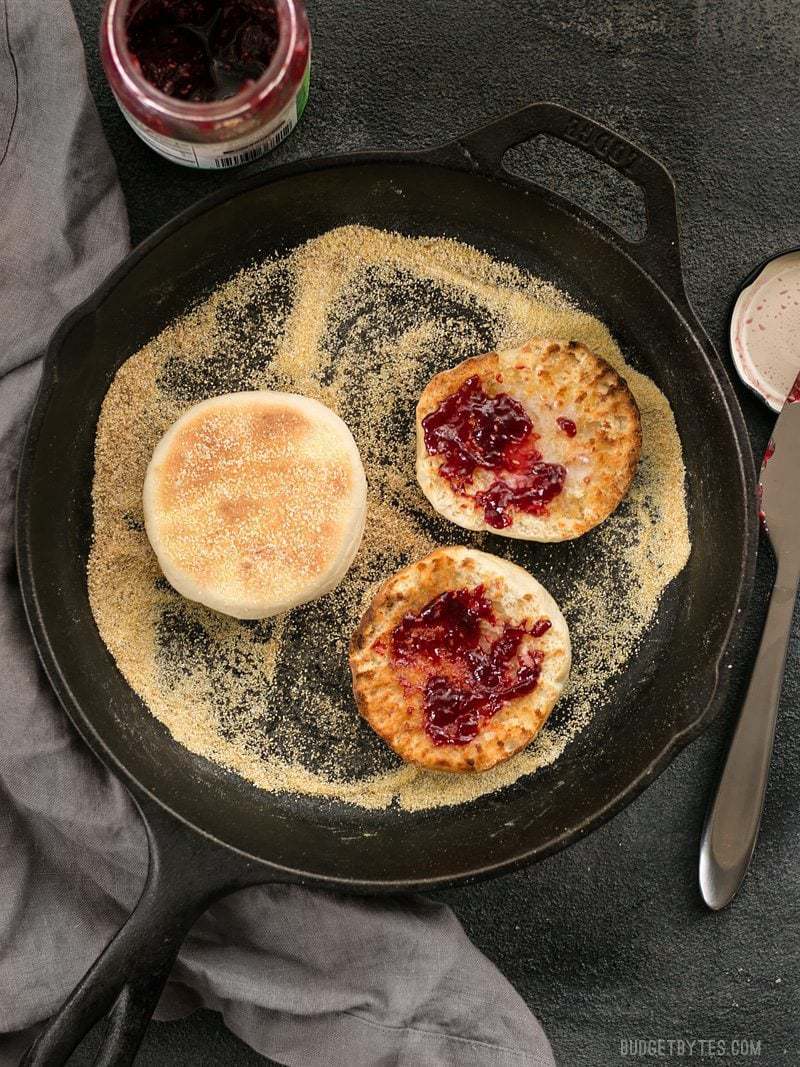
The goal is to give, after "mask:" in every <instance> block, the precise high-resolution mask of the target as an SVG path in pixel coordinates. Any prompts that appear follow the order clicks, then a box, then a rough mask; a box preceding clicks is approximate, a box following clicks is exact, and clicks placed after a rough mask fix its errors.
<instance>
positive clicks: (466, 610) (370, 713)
mask: <svg viewBox="0 0 800 1067" xmlns="http://www.w3.org/2000/svg"><path fill="white" fill-rule="evenodd" d="M570 661H571V648H570V639H569V631H568V629H567V624H566V622H565V620H564V617H563V615H562V614H561V612H560V611H559V609H558V605H557V604H556V602H555V601H554V600H553V598H552V597H551V596H550V594H549V593H548V592H547V591H546V590H545V589H544V588H543V587H542V586H541V585H540V584H539V582H537V581H536V579H535V578H533V577H532V576H531V575H530V574H528V572H527V571H525V570H523V569H522V567H518V566H516V564H514V563H509V562H508V561H506V560H504V559H500V558H499V557H497V556H492V555H489V553H487V552H478V551H476V550H475V549H470V548H462V547H459V546H456V547H451V548H439V549H437V550H436V551H435V552H431V554H430V555H428V556H426V557H425V558H424V559H421V560H419V561H418V562H416V563H412V564H411V566H409V567H406V568H405V569H404V570H401V571H398V573H397V574H395V575H394V576H393V577H391V578H389V580H388V581H386V582H384V584H383V585H382V586H381V587H380V589H379V590H378V592H377V593H376V595H375V597H374V599H373V600H372V603H371V604H370V605H369V607H368V608H367V611H366V613H365V614H364V617H363V618H362V620H361V623H360V625H359V626H358V629H357V630H356V632H355V633H354V634H353V638H352V641H351V644H350V670H351V672H352V676H353V692H354V693H355V698H356V702H357V704H358V709H359V711H360V712H361V714H362V715H363V717H364V718H365V719H366V720H367V722H368V723H369V724H370V726H371V727H372V729H373V730H375V732H376V733H377V734H379V735H380V736H381V737H382V738H383V739H384V741H386V743H387V744H388V745H390V746H391V748H393V749H394V751H395V752H396V753H397V754H398V755H399V756H401V757H402V759H404V760H406V761H407V762H409V763H416V764H419V765H420V766H423V767H428V768H431V769H433V770H439V771H485V770H488V769H489V768H490V767H493V766H494V765H495V764H497V763H500V762H501V761H502V760H506V759H508V758H509V757H510V756H513V755H514V753H515V752H518V751H519V750H520V749H521V748H524V747H525V745H527V744H528V742H529V741H530V740H531V739H532V738H533V737H535V735H536V733H537V732H538V731H539V729H540V728H541V726H542V724H543V723H544V722H545V720H546V719H547V716H548V715H549V714H550V712H551V711H552V709H553V706H554V705H555V703H556V701H557V700H558V698H559V697H560V696H561V694H562V692H563V691H564V687H565V686H566V684H567V678H568V676H569V668H570Z"/></svg>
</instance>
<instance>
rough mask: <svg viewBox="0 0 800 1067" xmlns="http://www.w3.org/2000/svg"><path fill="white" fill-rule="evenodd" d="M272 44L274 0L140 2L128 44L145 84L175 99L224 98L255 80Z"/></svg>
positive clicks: (131, 21)
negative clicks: (148, 83) (145, 81)
mask: <svg viewBox="0 0 800 1067" xmlns="http://www.w3.org/2000/svg"><path fill="white" fill-rule="evenodd" d="M277 47H278V15H277V12H276V10H275V3H274V0H142V3H141V4H140V5H139V7H137V8H136V10H135V11H132V12H131V14H130V16H129V18H128V48H129V49H130V51H131V53H132V55H133V56H134V58H135V60H136V61H137V62H138V64H139V68H140V70H141V72H142V74H143V75H144V77H145V78H146V79H147V81H149V82H150V84H151V85H154V86H155V88H156V89H159V90H160V91H161V92H162V93H165V94H166V95H167V96H173V97H176V98H177V99H179V100H195V101H205V102H208V101H210V100H226V99H227V98H228V97H230V96H235V95H236V93H238V92H240V91H241V90H242V89H243V88H245V87H246V85H247V83H248V81H255V80H256V79H258V78H260V77H261V75H262V74H263V73H264V71H265V70H266V69H267V67H268V66H269V64H270V61H271V60H272V57H273V56H274V55H275V51H276V49H277Z"/></svg>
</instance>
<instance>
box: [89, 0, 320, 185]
mask: <svg viewBox="0 0 800 1067" xmlns="http://www.w3.org/2000/svg"><path fill="white" fill-rule="evenodd" d="M237 20H238V21H237ZM100 54H101V57H102V61H103V67H104V68H105V72H106V77H107V78H108V81H109V84H110V85H111V89H112V91H113V93H114V96H115V97H116V100H117V103H118V104H119V106H120V109H121V110H122V113H123V115H124V116H125V118H126V119H127V120H128V122H129V123H130V124H131V126H132V127H133V129H134V130H135V131H136V133H138V135H139V136H140V137H141V138H142V140H143V141H145V142H146V143H147V144H148V145H150V147H151V148H152V149H154V150H155V151H156V152H158V153H159V155H162V156H164V157H165V158H166V159H170V160H172V161H173V162H174V163H181V164H183V165H184V166H186V167H197V168H201V169H208V170H218V169H223V168H227V167H235V166H238V165H240V164H243V163H251V162H252V161H253V160H255V159H258V158H259V157H260V156H263V155H265V154H266V153H267V152H270V151H272V149H273V148H275V147H276V146H277V145H279V144H280V143H281V141H283V140H284V139H285V138H286V137H288V135H289V134H290V133H291V132H292V130H293V129H294V127H295V126H296V125H297V122H298V120H299V119H300V116H301V115H302V113H303V109H304V107H305V105H306V100H307V99H308V85H309V76H310V72H311V34H310V31H309V28H308V20H307V18H306V13H305V8H304V7H303V3H302V0H106V6H105V10H104V12H103V18H102V22H101V29H100ZM264 60H266V62H264ZM146 74H147V75H149V77H147V76H146ZM158 82H160V83H161V85H162V86H163V87H164V89H165V90H166V91H162V89H161V88H159V87H157V84H156V83H158Z"/></svg>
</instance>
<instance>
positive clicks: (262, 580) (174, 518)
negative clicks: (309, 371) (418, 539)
mask: <svg viewBox="0 0 800 1067" xmlns="http://www.w3.org/2000/svg"><path fill="white" fill-rule="evenodd" d="M143 497H144V517H145V529H146V530H147V536H148V538H149V539H150V544H151V545H152V546H153V551H154V552H155V554H156V556H157V558H158V562H159V565H160V566H161V570H162V571H163V572H164V576H165V577H166V579H167V581H168V582H169V583H170V585H172V586H173V587H174V588H175V589H176V590H177V591H178V592H179V593H181V594H182V595H183V596H185V597H187V598H188V599H189V600H196V601H198V602H199V603H201V604H205V605H206V606H207V607H209V608H214V609H215V610H216V611H220V612H223V613H225V614H226V615H233V616H235V617H236V618H239V619H261V618H266V617H267V616H270V615H276V614H278V613H279V612H282V611H286V610H288V609H289V608H291V607H294V606H295V605H297V604H304V603H306V602H307V601H309V600H314V599H316V598H317V597H320V596H322V595H323V594H324V593H327V592H329V591H330V590H331V589H333V588H334V587H335V586H337V585H338V584H339V582H340V581H341V580H342V578H343V577H344V575H345V574H346V573H347V570H348V568H349V567H350V564H351V563H352V561H353V558H354V556H355V554H356V552H357V550H358V547H359V544H360V543H361V537H362V534H363V532H364V519H365V515H366V505H367V482H366V478H365V476H364V468H363V467H362V465H361V459H360V457H359V454H358V448H357V447H356V443H355V441H354V440H353V437H352V434H351V433H350V431H349V430H348V428H347V426H346V425H345V424H344V422H342V420H341V419H340V418H339V416H338V415H336V414H334V412H333V411H331V410H330V409H329V408H327V407H325V405H324V404H321V403H320V402H319V401H317V400H312V399H310V398H309V397H305V396H296V395H294V394H290V393H275V392H268V391H262V392H244V393H229V394H226V395H225V396H216V397H213V398H212V399H210V400H204V401H203V402H202V403H200V404H196V405H195V406H194V407H192V408H190V409H189V410H188V411H187V412H186V413H185V414H184V415H182V416H181V418H179V419H178V420H177V422H175V423H174V424H173V425H172V426H171V427H170V429H169V430H167V432H166V433H165V434H164V436H163V437H162V438H161V440H160V441H159V443H158V445H157V446H156V449H155V451H154V453H153V458H152V460H151V461H150V465H149V466H148V468H147V474H146V476H145V482H144V494H143Z"/></svg>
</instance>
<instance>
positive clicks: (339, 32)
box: [72, 0, 800, 1067]
mask: <svg viewBox="0 0 800 1067" xmlns="http://www.w3.org/2000/svg"><path fill="white" fill-rule="evenodd" d="M75 6H76V10H77V14H78V17H79V22H80V24H81V28H82V30H83V33H84V38H85V40H86V44H87V59H88V65H89V74H90V78H91V81H92V88H93V90H94V92H95V96H96V98H97V101H98V105H99V108H100V113H101V117H102V119H103V122H104V124H105V128H106V131H107V134H108V137H109V140H110V142H111V146H112V149H113V151H114V153H115V155H116V158H117V163H118V166H119V169H120V175H121V178H122V182H123V186H124V189H125V194H126V196H127V198H128V205H129V210H130V217H131V227H132V236H133V239H134V240H137V239H140V238H142V237H143V236H145V235H146V234H148V233H149V232H150V231H151V230H153V229H154V228H155V227H156V226H157V225H159V224H160V223H162V222H165V221H166V220H167V219H168V218H170V217H171V216H172V215H173V214H174V213H175V212H177V211H179V210H180V209H181V208H183V207H185V206H186V205H188V204H189V203H191V202H192V201H193V200H195V199H197V198H199V197H201V196H203V195H204V194H205V193H207V192H209V191H211V190H213V189H215V188H217V187H219V186H220V185H222V184H223V183H224V179H223V178H219V177H217V176H208V175H203V174H196V173H193V172H190V171H184V170H182V169H179V168H177V167H175V166H173V165H171V164H168V163H166V162H163V161H162V160H160V159H159V158H158V157H156V156H155V155H154V154H153V153H152V152H151V151H150V150H149V149H147V148H146V147H145V146H144V145H142V144H141V143H140V142H139V141H138V140H137V139H136V138H135V136H134V135H133V134H132V133H131V132H130V130H129V129H128V127H127V126H126V124H125V122H124V120H123V119H122V117H121V116H120V114H119V113H118V111H117V110H116V106H115V104H114V102H113V100H112V98H111V96H110V93H109V92H108V89H107V88H106V85H105V82H104V80H103V77H102V73H101V70H100V66H99V62H98V59H97V52H96V47H95V39H96V34H97V23H98V17H99V16H98V10H97V9H98V7H99V3H98V0H75ZM310 16H311V21H312V26H313V31H314V45H315V60H314V63H315V66H314V74H313V79H312V93H311V101H310V105H309V109H308V111H307V113H306V117H305V118H304V119H303V122H302V124H301V126H300V127H299V129H298V130H297V131H296V132H295V134H293V136H292V137H291V138H290V139H289V141H288V142H287V143H286V144H285V145H284V146H283V147H282V149H281V150H280V151H279V152H278V153H277V154H276V155H275V156H274V157H273V158H274V159H275V160H276V161H277V160H279V159H291V158H297V157H300V156H306V155H313V154H318V153H323V152H332V151H340V150H349V149H354V148H361V147H386V148H400V147H407V146H412V145H424V144H434V143H436V142H439V141H444V140H447V139H449V138H450V137H452V136H453V135H454V134H456V133H457V132H460V131H463V130H466V129H469V128H470V127H472V126H475V125H479V124H480V123H481V122H483V121H484V120H486V119H487V118H489V117H492V116H494V115H497V114H499V113H502V112H505V111H508V110H511V109H513V108H515V107H517V106H519V105H522V104H524V103H527V102H529V101H530V100H534V99H552V100H556V101H559V102H562V103H565V104H568V105H570V106H572V107H575V108H578V109H579V110H583V111H585V112H587V113H588V114H590V115H592V116H593V117H595V118H597V119H599V120H600V121H602V122H605V123H607V124H608V125H611V126H613V127H616V128H617V129H619V130H620V132H622V133H624V134H626V135H628V136H629V137H631V138H632V139H633V140H635V141H638V142H639V143H640V144H642V145H643V146H644V147H646V148H648V149H649V150H650V151H651V152H652V153H653V154H654V155H656V156H657V157H658V158H659V159H661V160H662V161H663V162H664V163H665V164H666V165H667V167H668V168H669V169H670V170H671V172H672V174H673V176H674V177H675V179H676V182H677V184H678V191H679V201H680V208H681V216H682V223H683V256H684V266H685V275H686V281H687V289H688V291H689V295H690V297H691V299H692V300H693V302H694V304H695V307H696V309H697V311H698V313H699V316H700V318H701V320H702V321H703V323H704V325H705V326H706V328H707V330H708V331H709V333H710V334H711V337H712V339H713V340H714V342H715V344H716V345H717V346H718V348H719V350H720V351H721V352H723V353H725V358H726V360H727V349H726V345H725V328H726V318H727V311H728V305H729V302H730V299H731V296H732V293H733V290H734V288H735V286H736V285H737V284H738V282H739V281H740V279H741V278H742V277H743V276H744V275H745V274H746V273H747V272H748V271H749V270H750V268H751V267H752V266H753V264H754V263H755V262H757V261H759V260H760V259H762V258H764V257H765V256H767V255H769V254H770V253H772V252H777V251H780V250H782V249H784V248H786V247H789V246H793V245H798V244H800V200H798V198H797V196H796V180H797V173H798V168H800V109H798V107H797V102H796V77H795V75H796V70H797V64H798V62H800V29H798V26H797V21H796V13H795V6H794V4H792V3H790V2H789V0H750V2H745V0H729V2H725V3H723V2H713V0H675V2H672V3H669V4H667V3H659V2H656V0H649V2H642V0H628V2H611V3H604V4H602V5H595V4H592V3H589V2H587V0H582V2H578V0H563V2H561V3H559V4H552V3H545V2H543V0H528V2H523V0H491V2H489V0H427V2H422V0H415V2H412V3H410V4H406V5H394V4H391V5H390V4H388V3H386V2H385V0H360V2H359V3H358V4H352V3H346V2H345V0H329V2H327V3H325V4H322V3H312V4H311V11H310ZM515 167H516V168H517V169H520V170H521V171H522V172H524V173H528V174H538V175H539V176H540V177H544V179H545V180H547V181H548V182H550V183H557V184H559V185H560V186H561V187H562V188H565V189H568V190H570V192H571V193H572V195H574V196H576V197H577V198H579V199H580V200H581V201H582V202H583V203H584V204H586V205H587V206H589V207H590V208H592V209H593V210H596V211H598V213H600V214H609V213H610V214H611V216H612V217H613V218H615V219H617V221H618V223H619V224H620V225H621V226H622V227H623V228H625V227H627V226H630V225H634V227H635V225H636V220H637V217H638V204H637V200H636V197H635V196H630V195H626V196H625V198H624V207H623V210H622V211H619V210H617V208H616V198H617V195H618V192H619V189H618V186H619V183H617V182H608V183H606V181H605V179H604V177H603V176H602V175H601V174H600V173H599V171H598V168H597V166H596V165H593V164H590V163H585V164H581V163H576V161H575V160H574V159H572V158H568V157H567V156H566V155H562V156H561V157H560V158H554V157H553V156H551V155H547V156H545V154H544V153H543V152H542V151H539V150H537V151H527V152H521V153H519V155H518V157H517V158H516V160H515ZM737 386H738V383H737ZM738 392H739V396H740V399H741V401H742V404H743V408H744V411H745V416H746V418H747V421H748V425H749V427H750V430H751V433H752V439H753V443H754V446H755V447H756V448H758V449H760V448H762V447H763V445H764V443H765V441H766V438H767V436H768V434H769V428H770V425H771V418H772V417H771V415H770V413H769V412H767V411H766V409H763V408H762V407H761V406H760V405H759V404H758V402H757V401H755V400H754V399H752V398H751V397H750V395H749V394H747V393H746V392H745V390H744V389H742V388H741V387H738ZM765 556H766V553H765ZM770 574H771V569H770V565H769V563H768V562H767V561H766V560H765V561H764V562H762V564H761V565H760V568H759V585H758V596H757V597H756V604H755V608H754V611H753V614H752V619H751V625H750V631H749V637H748V640H747V641H746V642H745V645H744V648H743V651H742V660H743V661H744V664H745V665H746V664H747V663H748V662H749V661H750V659H751V658H752V653H753V651H754V647H755V641H756V632H757V625H758V623H759V621H760V618H761V616H762V615H763V605H764V596H765V590H766V588H767V583H768V579H769V577H770ZM796 621H797V620H796ZM795 629H796V631H797V626H796V627H795ZM665 669H667V670H668V669H669V665H666V668H665ZM735 673H736V675H737V683H738V684H737V685H735V686H734V688H733V696H732V699H731V701H730V702H729V708H728V711H727V712H726V713H725V714H724V715H722V716H721V717H720V719H719V720H718V721H717V723H715V725H714V726H713V727H712V728H711V730H709V731H708V733H707V734H706V735H705V736H704V737H702V738H701V739H700V740H699V741H697V742H696V743H694V744H693V745H692V746H691V747H690V748H689V749H688V750H687V751H686V752H684V753H683V754H682V755H681V756H680V757H679V758H678V759H677V760H676V761H675V763H674V764H673V765H672V766H671V767H670V768H669V769H668V770H667V772H666V773H665V774H664V775H663V776H662V777H661V778H660V779H659V780H658V781H657V782H656V784H655V785H654V786H653V787H652V788H651V789H650V790H648V792H647V793H646V794H645V795H644V796H643V797H641V798H640V799H639V800H638V801H637V802H635V803H634V805H633V806H632V807H630V808H628V809H627V810H626V811H625V812H623V813H622V814H621V815H620V816H619V817H618V818H617V819H615V820H614V821H613V822H612V823H611V824H610V825H608V826H606V827H605V828H603V829H602V830H600V831H599V832H597V833H596V834H594V835H593V836H592V837H590V838H589V839H587V840H586V841H584V842H582V843H580V844H578V845H576V846H574V847H573V848H571V849H570V850H569V851H567V852H565V853H562V854H561V855H559V856H556V857H554V858H552V859H550V860H548V861H546V862H545V863H544V864H541V865H539V866H538V867H535V868H532V869H530V870H528V871H524V872H522V873H519V874H516V875H513V876H509V877H506V878H503V879H500V880H498V881H496V882H493V883H488V884H486V885H482V886H477V887H474V888H470V889H462V890H458V891H453V892H451V893H448V894H447V899H448V901H449V902H450V903H451V904H452V906H453V907H454V909H455V910H456V912H457V913H458V915H459V916H460V917H461V919H462V921H463V922H464V923H465V925H466V927H467V929H468V931H469V933H470V935H471V936H472V937H473V939H474V940H475V941H476V943H477V944H478V945H479V946H480V947H481V948H482V949H483V950H484V951H485V952H486V953H487V955H489V956H490V957H491V958H492V959H493V960H494V961H495V962H496V963H497V965H498V967H499V968H500V969H501V970H502V971H503V972H504V973H505V974H506V975H507V976H508V977H509V978H510V979H511V981H512V982H513V983H514V984H515V986H516V987H517V988H518V989H519V990H520V992H521V993H522V994H523V995H524V996H525V998H526V999H527V1000H528V1002H529V1003H530V1005H531V1007H532V1008H533V1010H534V1011H535V1012H536V1013H537V1015H538V1016H539V1017H540V1019H541V1020H542V1022H543V1024H544V1026H545V1029H546V1030H547V1031H548V1033H549V1035H550V1037H551V1040H552V1042H553V1046H554V1049H555V1052H556V1056H557V1059H558V1060H559V1062H560V1063H561V1064H564V1065H578V1067H582V1065H585V1067H610V1065H614V1064H621V1063H623V1062H625V1061H626V1059H630V1057H625V1056H622V1055H621V1050H620V1042H621V1041H622V1040H625V1039H628V1038H637V1037H638V1038H663V1039H665V1040H668V1039H670V1038H689V1039H692V1038H696V1039H719V1040H726V1041H728V1042H731V1041H732V1040H733V1039H735V1038H752V1039H755V1040H759V1039H760V1041H761V1052H760V1056H759V1057H758V1058H757V1059H753V1062H757V1063H759V1064H765V1065H772V1064H795V1063H797V1062H799V1061H800V1008H799V1007H798V1006H799V1005H800V993H799V992H798V977H799V972H800V850H798V845H800V830H799V829H798V827H799V826H800V800H799V799H798V792H800V740H798V729H797V728H798V718H799V717H800V716H799V714H798V703H799V701H800V641H798V635H797V632H796V633H795V639H794V641H793V645H792V650H791V653H790V662H789V671H788V677H787V684H786V688H785V691H784V699H783V706H782V710H781V718H780V724H779V736H778V739H777V743H776V751H775V759H774V766H773V774H772V778H771V781H770V788H769V792H768V795H767V804H766V810H765V813H764V823H763V830H762V836H761V840H760V843H759V846H758V851H757V853H756V858H755V861H754V866H753V870H752V872H751V874H750V876H749V877H748V880H747V882H746V884H745V886H744V889H743V891H742V893H741V895H740V897H739V899H738V900H737V901H736V902H735V903H734V905H733V906H732V907H731V908H730V909H729V910H728V911H727V912H725V913H722V914H720V915H712V914H710V913H708V912H707V911H706V910H705V909H704V907H703V905H702V903H701V902H700V898H699V895H698V892H697V889H696V867H697V843H698V836H699V832H700V827H701V824H702V818H703V811H704V808H705V804H706V801H707V799H708V795H709V791H710V789H711V787H712V783H713V781H714V777H715V771H716V767H717V764H718V761H719V759H720V757H721V754H722V749H723V743H724V738H725V736H726V734H727V731H728V729H729V727H730V724H731V722H732V714H733V712H734V709H735V707H736V704H737V694H738V699H740V696H741V682H742V675H743V672H742V670H741V669H738V670H735ZM95 1047H96V1043H95V1042H93V1041H92V1038H89V1039H88V1040H87V1041H86V1042H85V1044H84V1047H83V1048H82V1049H81V1051H80V1052H79V1053H77V1054H76V1056H75V1057H74V1060H73V1061H72V1062H74V1063H75V1064H89V1063H91V1061H92V1056H93V1049H94V1048H95ZM715 1048H717V1050H719V1046H715ZM700 1051H701V1050H700V1047H699V1046H695V1048H694V1053H693V1059H698V1060H699V1059H700ZM676 1058H677V1054H676ZM685 1058H686V1055H685V1056H684V1059H685ZM714 1060H715V1062H717V1063H744V1062H747V1058H745V1057H742V1056H736V1055H733V1054H732V1053H731V1052H728V1053H727V1054H725V1055H719V1054H717V1055H716V1056H715V1057H714ZM256 1062H265V1061H263V1060H262V1059H260V1058H259V1057H257V1056H256V1055H255V1054H254V1053H252V1052H251V1051H250V1050H248V1049H247V1048H246V1047H245V1046H243V1045H242V1044H241V1043H240V1042H238V1041H237V1040H236V1039H235V1038H233V1037H231V1036H230V1035H229V1034H228V1033H227V1032H226V1031H225V1030H224V1028H223V1027H222V1023H221V1020H219V1019H218V1018H217V1017H216V1016H214V1015H211V1014H210V1013H203V1014H200V1015H197V1016H195V1017H193V1018H192V1019H190V1020H187V1021H184V1022H181V1023H163V1024H155V1025H153V1026H151V1028H150V1031H149V1034H148V1036H147V1039H146V1042H145V1045H144V1047H143V1049H142V1052H141V1053H140V1056H139V1058H138V1059H137V1063H141V1064H153V1065H155V1064H173V1063H179V1064H198V1065H200V1064H222V1063H224V1064H240V1063H241V1064H248V1063H256ZM645 1062H647V1061H645ZM331 1064H332V1067H338V1065H337V1061H336V1056H335V1051H334V1050H331Z"/></svg>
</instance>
